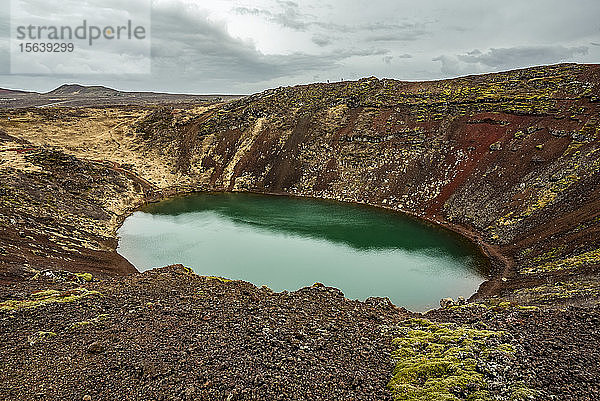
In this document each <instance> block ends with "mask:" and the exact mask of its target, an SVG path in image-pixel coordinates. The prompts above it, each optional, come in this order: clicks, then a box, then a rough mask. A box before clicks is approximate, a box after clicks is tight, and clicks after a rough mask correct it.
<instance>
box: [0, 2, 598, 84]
mask: <svg viewBox="0 0 600 401" xmlns="http://www.w3.org/2000/svg"><path fill="white" fill-rule="evenodd" d="M0 1H2V2H5V1H6V0H0ZM20 1H21V2H22V3H30V5H31V9H32V10H39V9H40V7H42V6H43V7H44V15H47V14H48V13H49V10H50V11H51V14H53V15H54V17H53V18H55V19H56V23H59V22H60V19H61V13H63V12H65V13H66V11H62V10H69V7H67V6H66V4H67V3H68V1H65V0H56V1H54V0H44V1H41V0H30V1H29V0H20ZM81 2H82V1H81V0H79V3H81ZM101 3H102V4H103V11H104V12H103V15H107V14H110V11H111V9H112V10H113V11H114V13H115V15H121V14H122V10H119V9H118V8H119V3H125V1H121V2H119V1H112V0H103V1H102V2H101ZM70 10H71V11H72V10H73V9H72V8H71V9H70ZM0 11H1V10H0ZM151 16H152V18H151V25H152V28H151V38H150V39H151V73H150V74H131V75H123V74H98V73H97V74H77V73H63V74H61V75H57V74H54V73H53V74H47V75H40V74H32V75H18V74H4V75H0V87H5V88H14V89H29V90H37V91H47V90H51V89H53V88H54V87H56V86H59V85H60V84H62V83H65V82H77V83H82V84H100V85H106V86H110V87H114V88H117V89H121V90H151V91H167V92H182V93H253V92H258V91H261V90H264V89H267V88H270V87H277V86H285V85H295V84H299V83H308V82H314V81H326V80H331V81H336V80H340V79H346V80H349V79H358V78H361V77H366V76H371V75H375V76H377V77H379V78H395V79H400V80H429V79H440V78H447V77H456V76H460V75H465V74H472V73H483V72H492V71H500V70H507V69H513V68H519V67H527V66H532V65H540V64H551V63H559V62H580V63H598V62H600V18H598V17H599V16H600V1H598V0H571V1H564V0H527V1H523V0H504V1H487V0H429V1H427V0H419V1H406V0H394V1H391V0H368V1H348V0H295V1H292V0H255V1H232V0H201V1H200V0H199V1H192V0H155V1H153V6H152V14H151ZM76 17H77V16H76ZM135 17H136V16H135V13H134V14H133V16H132V18H133V19H135ZM82 18H83V16H82ZM86 18H88V19H93V18H92V17H90V16H86ZM10 29H11V28H9V25H8V24H7V22H6V21H4V22H2V23H0V32H4V36H6V32H7V31H10ZM6 42H7V41H4V42H3V43H1V44H0V50H2V49H6V48H7V46H8V44H7V43H6ZM95 49H96V48H94V51H90V52H88V57H91V58H94V57H95V58H96V61H98V59H101V58H103V57H105V55H104V53H103V52H102V51H101V48H98V51H95ZM2 57H3V58H4V59H3V60H0V61H2V63H0V66H1V64H6V63H7V60H6V57H7V56H6V55H5V56H2ZM82 63H83V64H85V61H82Z"/></svg>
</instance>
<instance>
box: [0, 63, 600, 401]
mask: <svg viewBox="0 0 600 401" xmlns="http://www.w3.org/2000/svg"><path fill="white" fill-rule="evenodd" d="M599 94H600V68H599V67H598V66H582V65H560V66H550V67H539V68H534V69H527V70H519V71H513V72H509V73H501V74H492V75H485V76H477V77H467V78H461V79H457V80H451V81H440V82H431V83H403V82H397V81H389V80H383V81H380V80H376V79H366V80H361V81H358V82H348V83H344V84H340V83H337V84H331V85H324V84H315V85H308V86H300V87H293V88H280V89H276V90H272V91H267V92H265V93H262V94H258V95H253V96H251V97H248V98H244V99H241V100H236V101H233V102H229V103H223V104H213V105H205V106H202V107H199V106H197V105H187V106H186V105H179V106H177V109H175V108H174V107H173V106H171V107H166V108H165V107H163V106H161V105H144V106H110V107H89V108H52V109H12V110H3V111H1V112H0V129H1V130H2V133H0V157H1V159H0V160H1V164H0V176H1V178H2V180H1V181H0V217H1V220H0V282H1V283H2V286H1V290H0V327H1V329H0V330H1V331H2V336H3V339H4V340H5V341H3V344H2V351H1V353H0V358H2V365H3V366H6V367H7V369H3V371H2V377H1V378H2V380H1V382H2V385H1V386H2V388H1V389H0V390H1V391H0V393H2V394H8V399H84V397H86V398H85V399H90V398H91V399H182V400H184V399H185V400H187V399H190V400H191V399H207V400H208V399H210V400H212V399H215V400H222V399H228V400H233V399H357V400H359V399H360V400H363V399H364V400H371V399H372V400H375V399H377V400H379V399H392V398H394V399H407V400H409V399H426V398H423V397H431V396H433V395H435V397H437V398H439V399H444V398H443V397H450V398H447V399H466V398H468V397H474V396H475V395H477V396H478V397H480V399H523V400H526V399H557V400H558V399H573V400H578V399H581V400H589V399H598V397H599V396H598V394H597V384H598V383H597V379H596V378H597V377H600V375H599V374H598V373H600V372H598V371H597V370H598V366H600V363H599V362H600V353H599V352H598V351H597V350H596V349H595V348H594V344H596V343H597V341H598V336H599V333H600V331H599V330H600V327H599V324H598V318H599V317H600V310H599V309H598V306H597V305H598V299H600V298H599V295H600V284H599V281H598V274H599V273H598V269H597V268H598V266H599V261H600V259H599V257H600V254H598V251H597V250H598V247H599V246H600V243H599V242H598V241H599V240H600V235H598V234H599V233H600V224H598V223H599V220H598V219H600V214H599V213H600V205H599V203H598V202H599V200H598V199H600V197H598V196H597V195H598V194H599V191H600V185H598V180H599V179H600V165H599V164H598V163H597V160H598V159H597V157H596V156H597V152H598V151H600V147H599V141H600V134H599V132H600V131H599V130H598V117H597V116H598V115H599V114H598V113H599V112H600V110H599V106H598V104H599V103H598V98H599ZM9 117H10V118H9ZM209 190H216V191H251V192H258V193H274V194H281V195H292V196H311V197H317V198H328V199H337V200H341V201H351V202H359V203H367V204H370V205H374V206H379V207H385V208H388V209H392V210H398V211H402V212H405V213H408V214H411V215H414V216H416V217H418V218H421V219H425V220H428V221H431V222H433V223H436V224H440V225H442V226H445V227H448V228H450V229H453V230H455V231H457V232H459V233H461V234H462V235H464V236H465V237H467V238H470V239H471V240H472V241H474V242H476V243H477V244H478V245H479V246H480V248H481V249H482V250H483V251H484V252H485V253H486V254H487V255H488V256H489V257H490V259H491V261H492V263H493V270H492V276H491V278H490V280H489V281H487V282H486V283H484V284H483V285H482V287H481V288H480V290H479V291H478V293H477V294H475V295H474V296H473V297H472V299H471V301H473V302H471V303H469V304H467V305H466V306H457V307H451V308H447V309H440V310H436V311H431V312H429V313H427V314H426V315H424V316H421V315H418V314H414V313H411V312H409V311H406V310H404V309H402V308H398V307H396V306H394V305H391V304H390V303H389V302H387V301H386V300H382V299H371V300H367V301H366V302H358V301H349V300H347V299H345V298H344V297H343V295H342V294H341V293H340V292H339V291H338V290H335V289H330V288H325V287H322V286H319V285H315V286H313V287H310V288H307V289H302V290H299V291H296V292H293V293H289V294H288V293H281V294H273V293H272V292H271V291H270V290H268V289H266V288H262V289H258V288H256V287H254V286H252V285H251V284H248V283H243V282H237V281H229V280H224V279H217V278H207V277H201V276H196V275H194V274H190V272H189V271H188V270H187V269H185V268H183V267H182V266H173V267H168V268H164V269H158V270H155V271H152V272H146V273H143V274H140V273H137V272H136V271H135V269H134V268H133V266H131V264H130V263H129V262H127V261H126V260H125V259H123V258H122V257H121V256H120V255H118V254H117V253H116V246H117V239H116V230H117V229H118V227H119V225H120V224H121V223H122V221H123V219H124V218H125V217H126V216H127V215H128V214H129V213H131V212H132V211H133V210H134V209H135V208H136V207H138V206H139V205H141V204H143V203H144V202H149V201H155V200H159V199H161V198H164V197H167V196H173V195H178V194H184V193H189V192H194V191H209ZM66 271H71V272H76V273H78V274H79V275H75V276H72V275H69V273H66ZM84 273H91V276H90V277H89V278H90V280H87V278H88V276H82V275H81V274H84ZM423 318H425V319H426V320H422V319H423ZM420 319H421V320H420ZM416 338H418V339H419V340H418V341H417V342H415V341H416V340H415V339H416ZM393 339H396V340H393ZM465 339H467V340H468V341H466V343H465ZM440 341H442V343H440ZM440 344H442V346H441V348H440V347H439V346H440ZM439 349H443V350H444V351H443V354H439ZM413 360H414V361H426V362H427V363H426V364H421V363H419V364H416V362H415V363H414V364H411V363H409V362H410V361H413ZM407 361H408V362H407ZM431 362H435V363H438V364H442V365H443V366H444V369H442V371H441V373H440V369H439V366H440V365H435V366H432V365H431V364H430V363H431ZM394 366H395V368H394ZM436 366H437V368H436ZM415 377H416V378H420V379H415ZM428 380H429V381H428ZM467 382H468V384H469V385H466V384H465V383H467ZM427 383H446V384H447V386H446V387H444V388H438V387H436V386H429V384H427ZM88 397H89V398H88ZM419 397H421V398H419ZM451 397H454V398H451ZM494 397H496V398H494ZM511 397H512V398H511Z"/></svg>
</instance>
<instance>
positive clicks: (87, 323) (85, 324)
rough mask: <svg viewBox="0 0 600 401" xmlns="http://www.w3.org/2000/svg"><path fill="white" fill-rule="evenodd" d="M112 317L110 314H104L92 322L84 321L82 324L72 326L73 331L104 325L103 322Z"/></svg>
mask: <svg viewBox="0 0 600 401" xmlns="http://www.w3.org/2000/svg"><path fill="white" fill-rule="evenodd" d="M109 317H110V315H109V314H106V313H102V314H100V315H98V316H96V317H95V318H93V319H91V320H84V321H81V322H75V323H73V324H72V325H71V330H77V329H81V328H84V327H86V326H91V325H97V324H102V322H103V321H104V320H106V319H108V318H109Z"/></svg>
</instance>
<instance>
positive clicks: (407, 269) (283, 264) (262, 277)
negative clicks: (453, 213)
mask: <svg viewBox="0 0 600 401" xmlns="http://www.w3.org/2000/svg"><path fill="white" fill-rule="evenodd" d="M119 237H120V240H119V248H118V251H119V253H120V254H121V255H123V256H124V257H125V258H127V259H128V260H129V261H130V262H131V263H132V264H133V265H134V266H135V267H136V268H137V269H138V270H140V271H144V270H148V269H151V268H154V267H161V266H166V265H169V264H174V263H182V264H184V265H186V266H189V267H191V268H193V269H194V270H195V271H196V272H197V273H198V274H201V275H211V276H222V277H227V278H231V279H239V280H246V281H249V282H251V283H253V284H255V285H258V286H261V285H263V284H264V285H267V286H269V287H270V288H272V289H273V290H275V291H282V290H290V291H293V290H297V289H299V288H302V287H305V286H309V285H312V284H313V283H315V282H321V283H324V284H325V285H327V286H333V287H337V288H339V289H341V290H342V291H343V292H344V294H345V296H346V297H348V298H351V299H361V300H364V299H365V298H368V297H370V296H379V297H389V298H390V299H391V300H392V302H394V303H395V304H396V305H399V306H404V307H407V308H410V309H412V310H426V309H429V308H432V307H435V306H437V305H438V302H439V299H440V298H442V297H446V296H452V297H456V296H458V295H463V296H465V297H468V296H470V295H471V294H473V293H474V292H475V291H476V290H477V288H478V286H479V284H481V283H482V282H483V281H484V279H485V277H484V274H483V273H482V271H483V270H485V262H484V261H483V259H482V257H481V255H480V254H479V253H478V252H477V250H476V249H475V247H474V246H472V245H471V244H470V243H468V242H466V241H465V240H464V239H462V238H461V237H458V236H457V235H456V234H454V233H451V232H449V231H446V230H442V229H440V228H438V227H434V226H432V225H429V224H425V223H422V222H420V221H417V220H415V219H412V218H409V217H407V216H404V215H401V214H399V213H394V212H390V211H385V210H380V209H376V208H372V207H367V206H360V205H352V204H346V203H339V202H332V201H321V200H312V199H299V198H290V197H279V196H265V195H254V194H239V193H235V194H232V193H227V194H198V195H192V196H187V197H182V198H175V199H170V200H166V201H163V202H160V203H156V204H152V205H148V206H146V207H144V208H143V209H142V210H140V211H138V212H136V213H134V214H133V215H132V216H130V217H129V218H127V220H125V222H124V224H123V226H122V227H121V229H120V230H119Z"/></svg>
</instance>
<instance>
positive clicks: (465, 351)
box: [388, 319, 513, 401]
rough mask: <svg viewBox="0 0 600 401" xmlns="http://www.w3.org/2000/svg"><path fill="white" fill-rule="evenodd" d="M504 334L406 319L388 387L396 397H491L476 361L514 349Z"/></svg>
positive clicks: (451, 399) (421, 399) (449, 400)
mask: <svg viewBox="0 0 600 401" xmlns="http://www.w3.org/2000/svg"><path fill="white" fill-rule="evenodd" d="M504 336H505V333H504V332H501V331H491V330H476V329H471V328H467V327H462V326H456V325H454V324H450V323H445V324H438V323H433V322H431V321H429V320H426V319H411V320H408V321H406V322H404V327H402V328H401V336H400V337H398V338H396V339H394V346H395V347H396V349H395V351H393V353H392V358H393V360H394V362H395V363H396V367H395V369H394V376H393V378H392V380H391V381H390V382H389V384H388V387H389V388H390V390H391V391H392V394H393V396H394V399H395V400H419V401H425V400H441V401H455V400H491V399H492V397H491V395H490V393H489V392H488V390H487V387H488V385H487V382H486V378H485V375H484V374H483V373H482V372H481V371H480V370H478V363H479V362H480V361H481V360H485V359H486V358H487V356H489V355H490V354H491V353H494V352H504V353H510V352H513V350H512V347H511V346H510V345H509V344H507V343H505V342H503V339H504Z"/></svg>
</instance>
